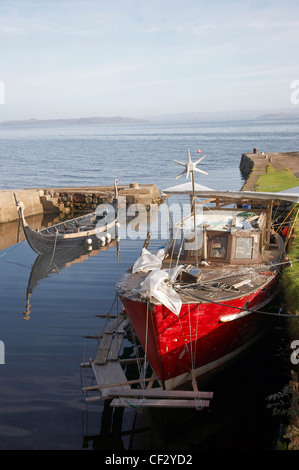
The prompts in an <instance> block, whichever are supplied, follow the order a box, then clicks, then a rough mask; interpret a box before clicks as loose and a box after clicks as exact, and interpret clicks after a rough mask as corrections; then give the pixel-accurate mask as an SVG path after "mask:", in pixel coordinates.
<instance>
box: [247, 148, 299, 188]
mask: <svg viewBox="0 0 299 470" xmlns="http://www.w3.org/2000/svg"><path fill="white" fill-rule="evenodd" d="M269 164H271V165H272V166H273V168H274V169H275V170H278V171H282V170H286V169H288V170H290V171H292V172H293V173H294V175H295V176H296V177H297V178H298V177H299V152H279V153H269V152H263V151H261V152H258V151H257V149H253V153H243V154H242V157H241V161H240V171H241V173H242V176H243V178H244V179H245V180H246V182H245V184H244V186H243V187H242V190H243V191H254V190H255V185H256V181H257V179H258V177H259V176H260V175H263V174H264V173H266V172H267V166H268V165H269Z"/></svg>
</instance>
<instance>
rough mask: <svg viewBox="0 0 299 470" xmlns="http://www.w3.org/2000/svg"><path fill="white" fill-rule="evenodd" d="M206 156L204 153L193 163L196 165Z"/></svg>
mask: <svg viewBox="0 0 299 470" xmlns="http://www.w3.org/2000/svg"><path fill="white" fill-rule="evenodd" d="M205 157H206V155H204V156H203V157H201V158H199V159H198V160H196V162H195V163H194V165H197V164H198V163H199V162H201V161H202V160H203V159H204V158H205Z"/></svg>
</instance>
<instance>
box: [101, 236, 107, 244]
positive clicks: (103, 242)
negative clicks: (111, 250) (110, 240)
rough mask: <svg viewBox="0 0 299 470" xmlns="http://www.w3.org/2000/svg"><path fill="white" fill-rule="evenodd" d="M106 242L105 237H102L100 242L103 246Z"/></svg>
mask: <svg viewBox="0 0 299 470" xmlns="http://www.w3.org/2000/svg"><path fill="white" fill-rule="evenodd" d="M105 242H106V239H105V237H101V238H100V243H101V245H102V246H104V245H105Z"/></svg>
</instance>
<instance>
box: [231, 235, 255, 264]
mask: <svg viewBox="0 0 299 470" xmlns="http://www.w3.org/2000/svg"><path fill="white" fill-rule="evenodd" d="M252 247H253V238H237V244H236V255H235V258H243V259H251V258H252Z"/></svg>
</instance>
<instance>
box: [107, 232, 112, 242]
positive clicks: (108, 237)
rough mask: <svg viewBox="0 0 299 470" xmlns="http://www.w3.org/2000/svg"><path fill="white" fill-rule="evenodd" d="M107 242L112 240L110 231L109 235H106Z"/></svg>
mask: <svg viewBox="0 0 299 470" xmlns="http://www.w3.org/2000/svg"><path fill="white" fill-rule="evenodd" d="M106 242H107V243H110V242H111V234H110V233H107V235H106Z"/></svg>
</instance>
